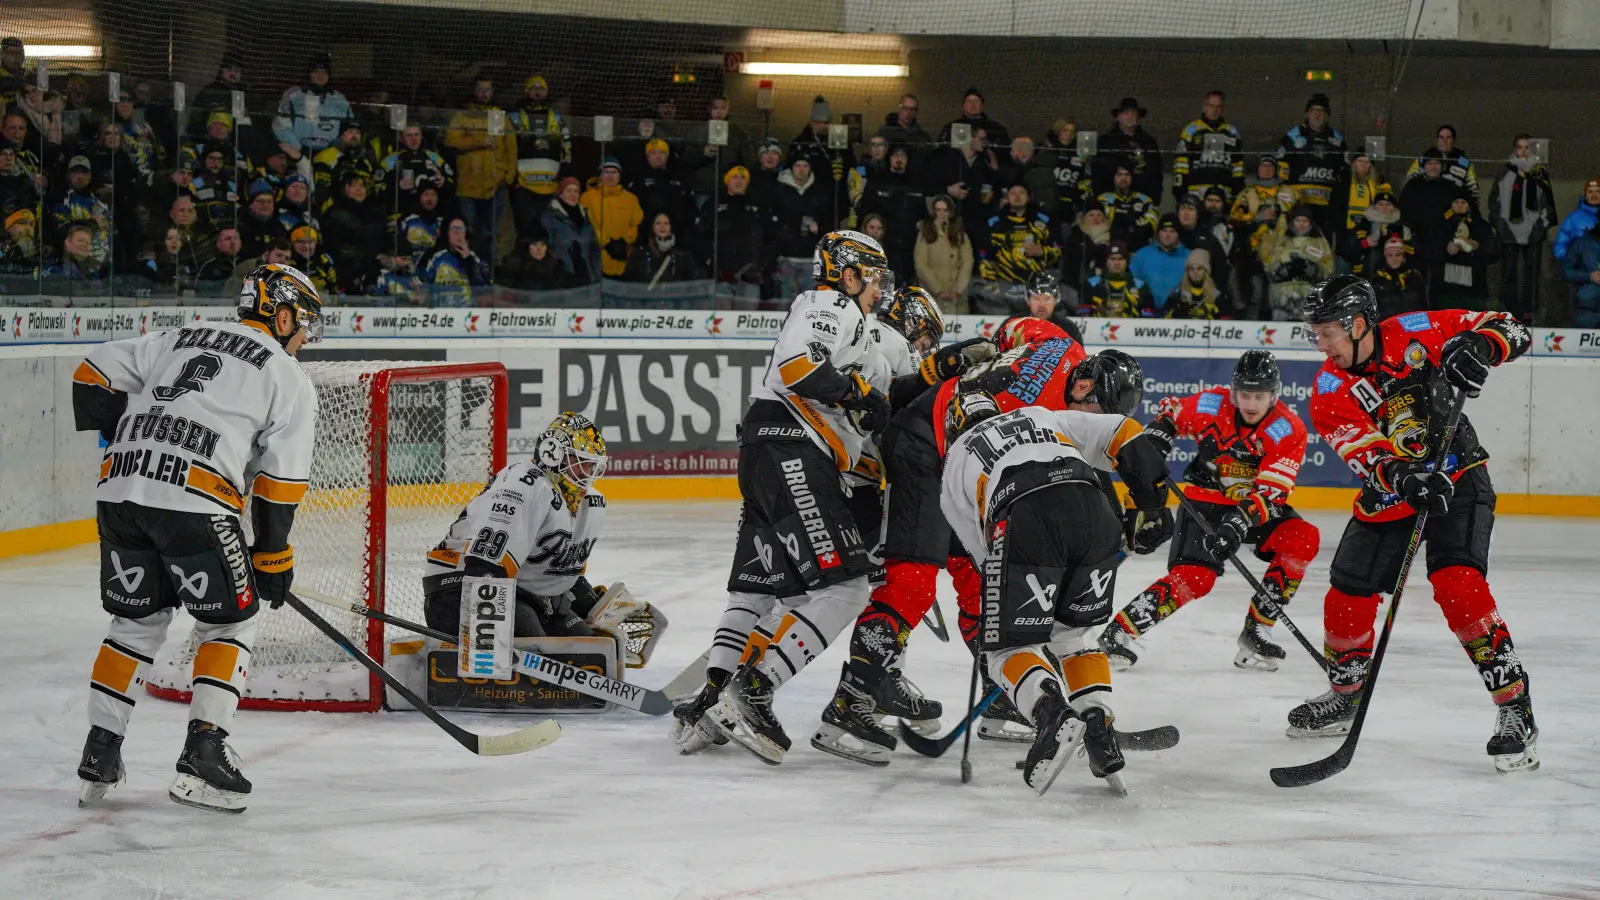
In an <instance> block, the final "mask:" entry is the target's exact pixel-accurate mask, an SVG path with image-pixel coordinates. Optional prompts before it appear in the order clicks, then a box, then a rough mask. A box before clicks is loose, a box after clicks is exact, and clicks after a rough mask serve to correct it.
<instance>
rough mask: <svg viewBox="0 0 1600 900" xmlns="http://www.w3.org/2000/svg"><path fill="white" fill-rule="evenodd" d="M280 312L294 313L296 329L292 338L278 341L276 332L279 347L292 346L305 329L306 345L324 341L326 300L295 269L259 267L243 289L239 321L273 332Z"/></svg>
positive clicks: (275, 264) (292, 333) (240, 294)
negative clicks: (256, 323) (324, 304)
mask: <svg viewBox="0 0 1600 900" xmlns="http://www.w3.org/2000/svg"><path fill="white" fill-rule="evenodd" d="M280 309H288V310H290V311H291V312H293V313H294V320H295V322H296V329H295V332H291V333H290V334H289V335H288V337H278V336H277V332H275V331H272V332H271V333H272V334H273V336H274V337H278V343H280V344H288V343H289V339H290V338H292V337H294V334H295V333H297V332H298V331H299V330H300V329H302V328H303V329H305V332H306V343H308V344H314V343H316V342H317V341H320V340H322V297H321V296H320V295H318V294H317V286H316V285H314V284H312V283H311V279H309V278H307V277H306V276H305V273H303V272H301V271H300V270H299V269H296V268H295V267H294V266H286V265H282V264H279V263H267V264H266V265H264V266H257V267H256V268H255V270H254V271H253V272H251V273H250V274H249V275H246V276H245V278H244V284H243V286H242V287H240V289H239V320H240V321H242V322H260V323H262V324H264V325H266V326H267V328H268V330H269V331H271V329H272V327H273V324H272V323H273V321H274V320H275V319H276V318H277V315H278V310H280Z"/></svg>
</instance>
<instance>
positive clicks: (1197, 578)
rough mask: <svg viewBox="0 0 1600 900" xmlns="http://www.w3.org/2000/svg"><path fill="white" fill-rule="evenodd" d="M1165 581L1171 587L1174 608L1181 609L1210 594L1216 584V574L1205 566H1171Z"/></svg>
mask: <svg viewBox="0 0 1600 900" xmlns="http://www.w3.org/2000/svg"><path fill="white" fill-rule="evenodd" d="M1165 580H1166V581H1167V583H1168V584H1170V585H1172V601H1173V604H1174V606H1175V607H1177V608H1182V607H1183V605H1184V604H1185V603H1188V602H1189V601H1191V600H1198V599H1199V598H1201V597H1204V596H1205V595H1207V594H1209V593H1211V589H1212V588H1213V587H1215V586H1216V584H1217V573H1215V572H1213V571H1211V570H1210V569H1208V568H1206V567H1205V566H1194V565H1188V564H1181V565H1176V566H1173V567H1172V571H1170V572H1168V573H1167V577H1166V579H1165Z"/></svg>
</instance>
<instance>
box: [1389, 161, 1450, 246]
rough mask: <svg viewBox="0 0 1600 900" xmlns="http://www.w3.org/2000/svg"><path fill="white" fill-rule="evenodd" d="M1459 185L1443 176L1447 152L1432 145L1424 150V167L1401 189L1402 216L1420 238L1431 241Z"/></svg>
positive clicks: (1419, 239)
mask: <svg viewBox="0 0 1600 900" xmlns="http://www.w3.org/2000/svg"><path fill="white" fill-rule="evenodd" d="M1457 190H1458V188H1457V187H1456V186H1455V185H1453V184H1451V183H1450V182H1449V181H1447V180H1445V178H1444V154H1442V153H1440V152H1439V148H1438V147H1429V148H1428V149H1427V151H1426V152H1425V153H1423V154H1422V170H1421V172H1420V173H1419V174H1418V175H1417V177H1415V178H1413V179H1411V180H1410V181H1407V182H1406V186H1405V189H1404V190H1402V191H1401V192H1400V216H1401V218H1402V219H1403V220H1404V221H1405V223H1406V224H1407V225H1408V226H1410V227H1411V231H1412V233H1413V234H1415V235H1416V236H1417V240H1418V241H1420V242H1421V243H1422V244H1423V245H1424V246H1426V245H1428V244H1429V243H1430V242H1431V241H1432V239H1433V234H1434V232H1435V231H1437V230H1439V228H1440V227H1442V225H1443V222H1444V214H1445V212H1446V211H1448V210H1449V209H1450V203H1451V201H1453V200H1454V199H1455V196H1456V191H1457Z"/></svg>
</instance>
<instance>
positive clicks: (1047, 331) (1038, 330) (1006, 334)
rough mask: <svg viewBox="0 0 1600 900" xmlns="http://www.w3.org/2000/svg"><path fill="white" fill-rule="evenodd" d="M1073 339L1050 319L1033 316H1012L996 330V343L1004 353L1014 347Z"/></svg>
mask: <svg viewBox="0 0 1600 900" xmlns="http://www.w3.org/2000/svg"><path fill="white" fill-rule="evenodd" d="M1064 337H1071V335H1069V334H1067V332H1066V331H1065V330H1063V329H1062V328H1061V326H1060V325H1057V324H1056V323H1054V322H1052V321H1050V320H1049V319H1039V318H1035V317H1033V316H1012V317H1011V318H1009V319H1007V320H1005V321H1004V322H1001V323H1000V327H999V328H996V329H995V330H994V343H995V346H996V347H999V348H1000V352H1001V353H1004V352H1006V351H1007V350H1010V349H1012V348H1014V347H1021V346H1024V345H1026V344H1032V343H1034V342H1036V341H1048V340H1050V339H1051V338H1064Z"/></svg>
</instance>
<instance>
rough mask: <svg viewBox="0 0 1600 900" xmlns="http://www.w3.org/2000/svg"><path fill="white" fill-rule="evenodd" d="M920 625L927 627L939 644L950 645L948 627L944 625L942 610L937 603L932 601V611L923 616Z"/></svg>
mask: <svg viewBox="0 0 1600 900" xmlns="http://www.w3.org/2000/svg"><path fill="white" fill-rule="evenodd" d="M922 624H923V625H925V626H927V628H928V630H929V631H931V632H933V636H934V637H936V638H938V639H939V640H940V642H941V643H945V644H948V643H950V626H948V625H946V624H945V623H944V610H942V609H940V608H939V601H937V600H935V601H933V609H931V610H929V611H928V612H926V613H924V614H923V616H922Z"/></svg>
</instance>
